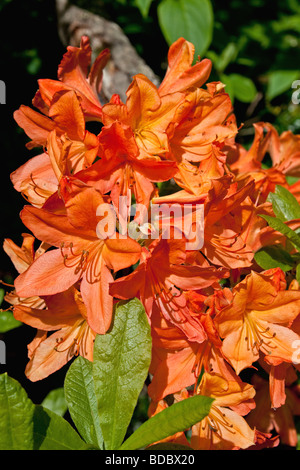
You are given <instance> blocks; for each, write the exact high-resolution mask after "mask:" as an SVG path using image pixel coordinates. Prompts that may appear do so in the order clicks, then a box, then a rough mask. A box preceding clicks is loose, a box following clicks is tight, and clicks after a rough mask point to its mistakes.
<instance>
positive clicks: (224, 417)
mask: <svg viewBox="0 0 300 470" xmlns="http://www.w3.org/2000/svg"><path fill="white" fill-rule="evenodd" d="M197 393H198V394H199V395H205V396H210V397H211V398H214V402H213V403H212V406H211V409H210V412H209V414H208V416H206V417H205V418H204V419H203V420H202V421H201V422H200V423H198V424H196V425H194V426H193V427H192V436H191V447H192V448H193V449H196V450H233V449H247V448H248V447H250V446H253V445H255V443H256V437H255V430H254V429H251V428H250V426H249V425H248V424H247V422H246V420H245V419H244V418H243V417H242V416H240V415H239V414H238V413H237V412H236V411H233V410H232V409H231V408H232V407H236V406H238V405H240V404H241V403H242V402H243V401H245V400H249V399H253V397H254V396H255V389H254V387H253V386H252V385H250V384H246V383H243V382H237V381H234V380H233V381H227V380H225V379H224V378H222V377H220V376H218V375H210V374H208V373H207V372H205V373H204V374H203V376H202V379H201V382H200V384H199V386H198V389H197Z"/></svg>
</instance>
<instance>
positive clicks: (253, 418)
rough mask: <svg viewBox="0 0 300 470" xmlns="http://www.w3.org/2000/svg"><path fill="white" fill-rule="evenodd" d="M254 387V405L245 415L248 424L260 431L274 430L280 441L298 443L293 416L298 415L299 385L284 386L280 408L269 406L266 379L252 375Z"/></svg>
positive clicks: (299, 405)
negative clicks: (284, 395)
mask: <svg viewBox="0 0 300 470" xmlns="http://www.w3.org/2000/svg"><path fill="white" fill-rule="evenodd" d="M252 383H253V386H254V387H255V389H256V396H255V402H256V407H255V409H254V410H252V411H251V412H250V413H249V415H248V416H247V418H246V419H247V422H248V424H249V425H250V426H257V427H258V428H259V429H260V430H261V431H262V432H267V433H269V432H274V431H275V432H276V433H277V434H278V435H279V438H280V443H281V444H285V445H288V446H292V447H295V446H296V445H297V443H298V437H297V430H296V427H295V420H294V416H299V415H300V387H299V385H297V384H293V385H290V386H287V387H286V390H285V393H286V402H285V404H284V405H282V406H280V408H278V409H275V408H273V407H272V406H271V402H270V395H269V384H268V381H267V380H264V379H263V378H262V377H260V376H258V375H257V374H255V375H254V376H253V377H252Z"/></svg>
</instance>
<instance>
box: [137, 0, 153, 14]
mask: <svg viewBox="0 0 300 470" xmlns="http://www.w3.org/2000/svg"><path fill="white" fill-rule="evenodd" d="M152 1H153V0H135V4H136V6H137V7H138V9H139V10H140V12H141V15H142V16H143V17H144V18H147V16H148V13H149V9H150V6H151V3H152Z"/></svg>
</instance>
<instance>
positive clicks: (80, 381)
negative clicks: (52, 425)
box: [64, 356, 103, 449]
mask: <svg viewBox="0 0 300 470" xmlns="http://www.w3.org/2000/svg"><path fill="white" fill-rule="evenodd" d="M64 389H65V397H66V401H67V404H68V408H69V412H70V415H71V418H72V420H73V421H74V423H75V425H76V428H77V430H78V432H79V433H80V434H81V436H82V437H83V439H84V440H85V442H87V443H89V444H94V445H96V446H98V447H99V448H100V449H101V448H103V436H102V431H101V426H100V421H99V416H98V408H97V397H96V394H95V387H94V381H93V365H92V363H91V362H90V361H88V360H87V359H85V358H83V357H81V356H79V357H78V358H77V359H75V361H74V362H73V363H72V364H71V366H70V368H69V370H68V372H67V374H66V378H65V383H64Z"/></svg>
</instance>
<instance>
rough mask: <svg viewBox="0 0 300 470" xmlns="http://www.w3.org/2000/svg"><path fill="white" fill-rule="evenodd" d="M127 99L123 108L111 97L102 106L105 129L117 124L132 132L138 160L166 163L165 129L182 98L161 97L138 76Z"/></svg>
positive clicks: (118, 99)
mask: <svg viewBox="0 0 300 470" xmlns="http://www.w3.org/2000/svg"><path fill="white" fill-rule="evenodd" d="M126 95H127V100H126V104H123V103H122V102H121V100H120V98H119V97H118V96H116V95H114V96H113V98H112V99H111V101H110V102H109V103H108V104H106V105H104V106H103V124H104V126H109V125H111V124H112V123H114V122H116V121H119V122H120V123H122V124H124V125H126V126H128V127H130V128H131V129H132V132H133V134H134V137H135V140H136V143H137V145H138V147H139V151H140V156H141V158H153V157H156V159H157V158H159V159H165V160H169V159H170V148H169V141H168V135H167V133H166V129H167V127H168V125H169V124H170V122H172V120H173V119H174V116H175V112H176V109H177V108H178V107H179V106H180V105H181V103H182V102H183V100H184V98H185V94H184V93H172V94H170V95H166V96H162V97H160V95H159V94H158V90H157V88H156V86H155V85H154V84H153V83H152V82H151V81H150V80H149V79H148V78H147V77H145V76H144V75H142V74H139V75H136V76H135V77H134V78H133V81H132V83H131V85H130V86H129V88H128V90H127V92H126Z"/></svg>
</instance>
